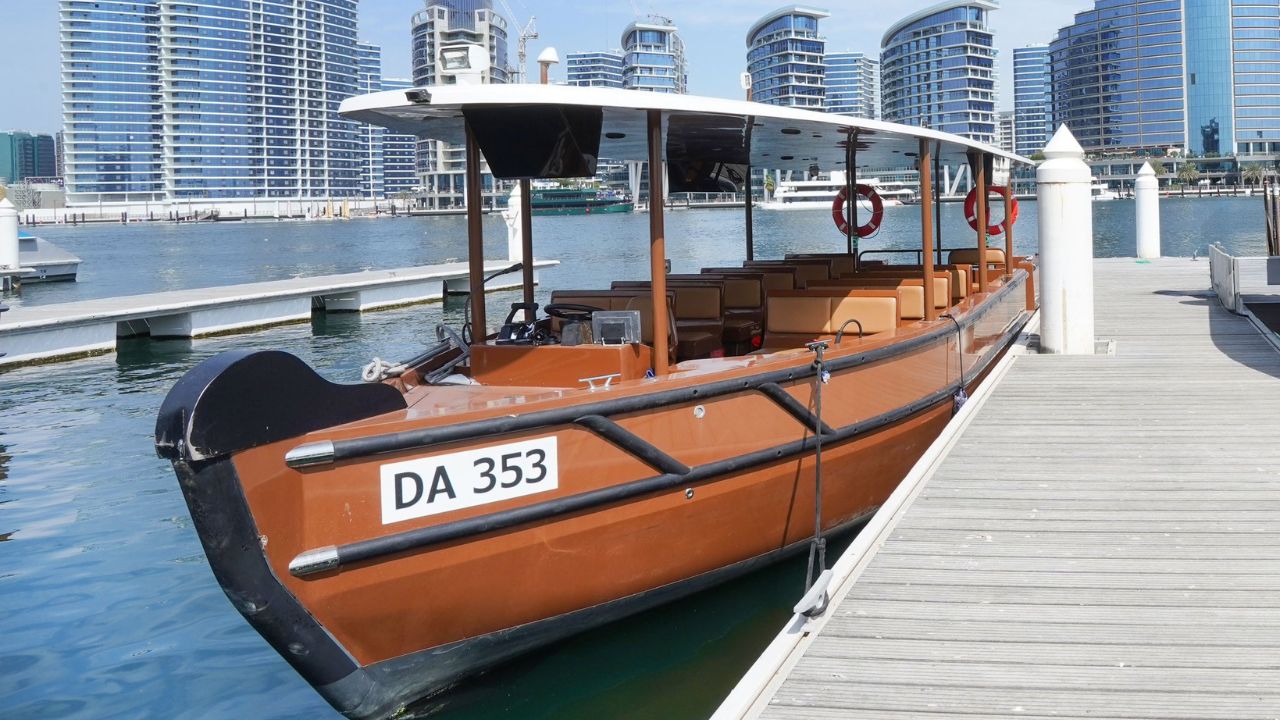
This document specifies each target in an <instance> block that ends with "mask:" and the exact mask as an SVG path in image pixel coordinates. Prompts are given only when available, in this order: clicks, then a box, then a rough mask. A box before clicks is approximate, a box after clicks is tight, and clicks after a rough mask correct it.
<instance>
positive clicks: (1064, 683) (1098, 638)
mask: <svg viewBox="0 0 1280 720" xmlns="http://www.w3.org/2000/svg"><path fill="white" fill-rule="evenodd" d="M1094 270H1095V297H1096V308H1097V326H1096V328H1097V336H1098V337H1099V339H1100V340H1107V341H1111V343H1112V347H1113V349H1114V354H1113V355H1095V356H1061V355H1036V354H1022V355H1016V356H1012V357H1010V358H1009V359H1007V360H1006V362H1005V363H1004V364H1002V366H1001V368H1000V369H999V370H998V371H997V372H996V373H995V374H993V379H992V382H990V383H988V385H987V386H985V387H984V389H983V390H982V391H981V392H980V393H979V394H978V395H976V396H975V398H974V399H973V400H971V401H970V403H969V404H968V405H967V406H966V408H965V410H963V411H962V413H961V417H958V418H957V419H958V420H959V421H960V422H959V427H958V428H957V429H956V430H955V431H954V432H952V433H950V434H949V437H944V439H943V440H941V441H940V443H939V445H937V446H935V448H933V449H932V450H931V451H930V453H928V454H927V455H926V456H925V458H924V459H923V460H922V461H921V464H920V465H918V466H917V468H916V469H915V471H913V473H912V474H911V475H910V476H909V477H908V478H907V480H906V481H905V482H904V483H903V486H902V487H901V488H900V489H899V491H898V492H897V493H895V495H894V496H893V498H891V499H890V501H889V503H887V504H886V506H885V508H884V509H883V510H882V511H881V513H880V514H878V515H877V517H876V518H875V519H874V520H873V521H872V522H871V524H870V525H869V526H868V528H867V529H866V530H865V531H864V532H863V535H862V536H860V537H859V538H858V540H857V541H856V543H855V544H854V546H853V547H852V548H851V549H850V551H849V552H847V553H846V554H845V555H844V556H843V557H842V558H841V559H840V560H839V561H838V563H837V565H836V573H835V575H836V580H835V581H834V583H833V587H832V598H833V599H832V604H831V607H830V608H829V609H828V610H827V612H826V614H825V615H824V616H822V617H820V618H816V619H814V620H810V621H808V622H805V621H804V620H803V619H802V618H799V617H797V618H794V619H793V620H792V622H791V623H790V624H789V626H788V628H787V629H786V631H784V632H783V633H782V634H781V635H779V637H778V638H777V639H776V640H775V641H774V643H773V644H772V645H771V646H770V648H769V649H768V650H767V651H766V653H765V655H764V656H762V657H761V658H760V660H759V661H758V662H757V663H756V665H755V666H754V667H753V668H752V670H751V671H750V673H749V674H748V675H747V677H746V678H744V680H743V681H742V682H741V683H740V684H739V686H738V687H737V688H736V689H735V690H734V692H733V694H732V695H730V697H729V699H728V700H727V701H726V702H725V704H724V705H722V707H721V708H720V711H719V713H718V714H717V715H716V718H717V719H723V718H739V717H762V718H779V719H781V718H806V719H815V718H816V719H820V718H836V717H840V718H850V717H865V718H871V717H874V718H900V717H901V718H905V717H924V716H929V717H936V716H939V715H948V716H961V715H964V716H982V717H1010V718H1012V717H1018V718H1047V717H1064V716H1071V717H1082V716H1088V717H1096V718H1223V719H1227V718H1232V719H1238V718H1275V717H1277V716H1280V670H1277V668H1280V447H1278V446H1277V445H1276V443H1275V432H1276V431H1275V422H1276V418H1277V417H1280V353H1278V352H1277V350H1276V347H1275V346H1274V345H1273V344H1272V342H1270V341H1269V340H1268V338H1267V337H1266V336H1264V335H1263V334H1262V333H1260V332H1259V331H1258V330H1257V329H1256V328H1255V327H1254V325H1253V324H1251V323H1250V322H1249V321H1248V320H1246V319H1244V318H1241V317H1239V316H1236V315H1232V314H1231V313H1228V312H1227V311H1226V310H1224V309H1223V308H1222V306H1221V304H1220V303H1219V301H1218V299H1217V298H1216V297H1215V296H1214V295H1213V293H1212V290H1211V289H1210V278H1209V263H1208V262H1205V261H1203V260H1201V261H1199V262H1194V261H1191V260H1188V259H1185V258H1179V259H1173V258H1169V259H1163V260H1157V261H1154V262H1152V263H1149V264H1147V263H1138V262H1135V261H1134V260H1132V259H1107V260H1097V261H1095V264H1094Z"/></svg>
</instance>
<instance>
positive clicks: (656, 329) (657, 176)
mask: <svg viewBox="0 0 1280 720" xmlns="http://www.w3.org/2000/svg"><path fill="white" fill-rule="evenodd" d="M662 168H663V164H662V111H661V110H650V111H649V287H651V288H652V289H653V373H654V374H655V375H657V376H658V377H662V376H663V375H666V374H667V372H668V368H667V366H668V360H669V355H670V350H669V349H668V345H667V340H668V333H669V332H670V331H671V328H670V321H669V320H668V315H667V238H666V228H665V226H664V225H663V217H662V211H663V185H664V184H665V183H664V180H665V178H663V176H662Z"/></svg>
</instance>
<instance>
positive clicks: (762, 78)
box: [747, 5, 830, 110]
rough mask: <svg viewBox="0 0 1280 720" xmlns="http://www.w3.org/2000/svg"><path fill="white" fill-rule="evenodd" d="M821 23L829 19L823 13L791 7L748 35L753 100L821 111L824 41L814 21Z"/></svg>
mask: <svg viewBox="0 0 1280 720" xmlns="http://www.w3.org/2000/svg"><path fill="white" fill-rule="evenodd" d="M825 17H830V13H828V12H826V11H825V10H818V9H816V8H809V7H803V6H800V5H789V6H786V7H781V8H778V9H777V10H774V11H773V12H771V13H769V14H768V15H765V16H764V17H762V18H760V19H759V20H757V21H756V23H755V24H754V25H752V26H751V29H750V30H747V72H748V73H750V74H751V99H752V100H755V101H756V102H762V103H768V104H769V105H785V106H788V107H802V108H810V109H814V110H818V109H821V108H822V107H823V96H824V93H823V76H824V71H825V68H824V66H823V62H822V58H823V55H824V53H825V51H826V41H825V40H824V39H823V38H822V36H820V35H819V34H818V21H819V20H821V19H822V18H825Z"/></svg>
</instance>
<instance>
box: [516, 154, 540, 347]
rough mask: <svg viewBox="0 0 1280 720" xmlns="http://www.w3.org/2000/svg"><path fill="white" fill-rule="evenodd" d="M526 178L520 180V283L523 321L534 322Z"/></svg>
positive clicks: (530, 207) (530, 212)
mask: <svg viewBox="0 0 1280 720" xmlns="http://www.w3.org/2000/svg"><path fill="white" fill-rule="evenodd" d="M531 194H532V191H531V189H530V187H529V181H528V180H521V181H520V262H522V263H524V266H523V267H522V268H521V281H520V284H521V286H522V288H523V289H524V303H525V305H527V306H528V309H526V310H525V311H524V321H525V322H527V323H531V322H534V321H536V320H537V319H538V313H537V312H535V311H534V310H533V198H532V197H531Z"/></svg>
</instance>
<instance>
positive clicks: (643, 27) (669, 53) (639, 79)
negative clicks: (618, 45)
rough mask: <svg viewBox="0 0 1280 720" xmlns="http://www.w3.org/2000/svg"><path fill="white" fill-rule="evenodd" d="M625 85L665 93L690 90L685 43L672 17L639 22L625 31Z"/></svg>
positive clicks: (623, 45)
mask: <svg viewBox="0 0 1280 720" xmlns="http://www.w3.org/2000/svg"><path fill="white" fill-rule="evenodd" d="M622 52H623V66H622V86H623V87H625V88H627V89H628V90H647V91H650V92H661V93H684V92H686V91H687V88H688V83H689V74H688V71H687V69H686V67H685V58H684V40H681V39H680V34H679V32H677V28H676V26H675V25H674V24H673V23H672V22H671V20H670V19H669V18H664V17H658V16H651V17H650V18H649V19H648V20H647V21H640V20H637V21H636V22H633V23H631V24H630V25H628V26H627V28H626V30H624V31H623V32H622Z"/></svg>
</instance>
